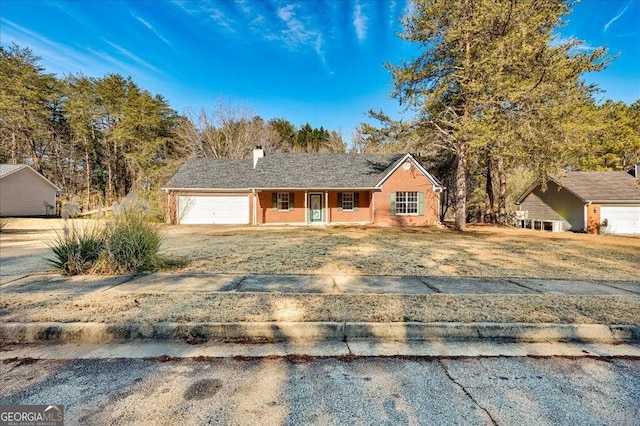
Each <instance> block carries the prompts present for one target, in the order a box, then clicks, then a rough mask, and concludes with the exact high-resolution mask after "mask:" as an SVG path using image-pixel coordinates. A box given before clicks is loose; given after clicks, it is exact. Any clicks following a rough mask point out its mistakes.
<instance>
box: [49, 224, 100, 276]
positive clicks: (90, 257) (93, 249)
mask: <svg viewBox="0 0 640 426" xmlns="http://www.w3.org/2000/svg"><path fill="white" fill-rule="evenodd" d="M49 247H51V250H52V251H53V256H52V257H49V258H46V259H45V262H47V263H48V264H50V265H52V266H53V267H54V268H56V269H58V270H59V271H60V272H62V273H64V274H66V275H81V274H86V273H90V272H91V270H92V269H93V267H94V265H95V263H96V262H97V261H98V259H99V257H100V254H101V253H102V252H103V250H104V237H103V235H102V231H101V230H100V229H99V228H98V227H97V226H95V225H93V226H83V227H80V226H78V224H77V223H76V222H72V223H70V224H67V223H65V225H64V228H63V229H62V231H60V232H58V233H57V235H56V237H55V238H54V239H53V241H51V242H49Z"/></svg>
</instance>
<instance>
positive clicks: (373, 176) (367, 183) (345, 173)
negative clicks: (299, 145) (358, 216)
mask: <svg viewBox="0 0 640 426" xmlns="http://www.w3.org/2000/svg"><path fill="white" fill-rule="evenodd" d="M400 158H402V155H388V156H382V155H365V154H361V155H355V154H281V153H275V154H270V155H266V156H265V157H264V158H261V159H259V160H258V165H257V166H256V169H255V187H256V188H308V189H309V188H317V189H331V188H336V189H339V188H373V187H375V186H376V184H377V183H378V182H379V181H380V179H382V177H383V176H384V174H385V171H386V170H387V169H389V167H392V166H393V165H394V164H395V162H396V161H398V160H400Z"/></svg>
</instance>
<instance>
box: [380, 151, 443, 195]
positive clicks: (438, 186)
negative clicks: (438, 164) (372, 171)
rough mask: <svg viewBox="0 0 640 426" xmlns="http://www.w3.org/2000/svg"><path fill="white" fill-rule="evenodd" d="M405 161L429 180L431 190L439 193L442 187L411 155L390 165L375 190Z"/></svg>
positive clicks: (406, 155)
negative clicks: (431, 186)
mask: <svg viewBox="0 0 640 426" xmlns="http://www.w3.org/2000/svg"><path fill="white" fill-rule="evenodd" d="M407 161H409V162H411V163H412V164H413V165H414V166H415V167H416V168H417V169H418V170H419V171H420V173H422V174H423V175H424V176H425V177H426V178H427V179H429V181H431V184H432V185H433V189H434V190H435V191H441V190H442V189H443V187H442V185H441V184H440V182H438V181H437V180H436V178H434V177H433V176H432V175H431V173H429V172H428V171H427V169H425V168H424V166H423V165H422V164H421V163H420V162H419V161H418V160H416V159H415V158H414V157H413V155H411V154H405V155H404V156H403V157H400V158H399V159H398V160H397V161H396V162H395V163H394V164H393V165H391V166H390V167H389V169H388V170H387V172H386V173H385V175H384V176H383V177H382V179H380V182H378V184H377V185H376V187H377V188H379V187H381V186H382V184H383V183H384V182H385V181H386V180H387V179H389V177H390V176H391V175H392V174H393V173H394V172H395V171H396V170H398V168H399V167H400V166H401V165H403V164H404V163H406V162H407Z"/></svg>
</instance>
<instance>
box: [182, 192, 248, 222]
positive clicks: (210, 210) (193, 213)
mask: <svg viewBox="0 0 640 426" xmlns="http://www.w3.org/2000/svg"><path fill="white" fill-rule="evenodd" d="M178 212H179V216H178V221H179V223H181V224H184V225H247V224H248V223H249V197H248V195H180V196H178Z"/></svg>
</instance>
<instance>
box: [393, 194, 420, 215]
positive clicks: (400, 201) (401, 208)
mask: <svg viewBox="0 0 640 426" xmlns="http://www.w3.org/2000/svg"><path fill="white" fill-rule="evenodd" d="M396 214H397V215H403V214H404V215H411V214H418V193H417V192H396Z"/></svg>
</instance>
